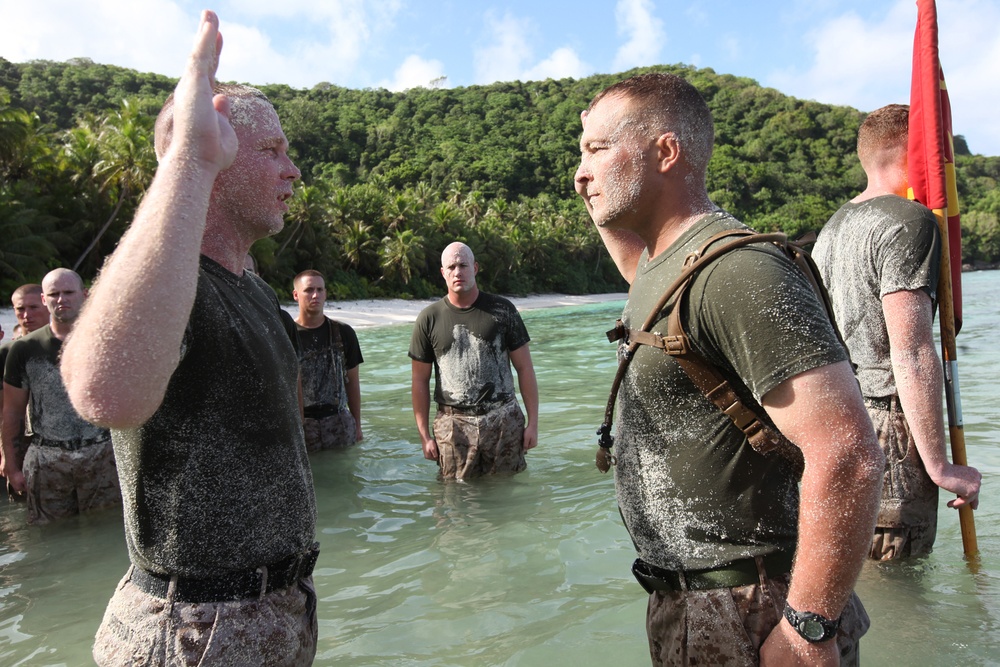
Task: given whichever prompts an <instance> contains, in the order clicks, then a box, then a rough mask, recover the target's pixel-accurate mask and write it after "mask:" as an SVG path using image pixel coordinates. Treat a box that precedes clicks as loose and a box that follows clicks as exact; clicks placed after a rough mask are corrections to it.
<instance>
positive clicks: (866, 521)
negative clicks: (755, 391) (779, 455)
mask: <svg viewBox="0 0 1000 667" xmlns="http://www.w3.org/2000/svg"><path fill="white" fill-rule="evenodd" d="M762 404H763V406H764V408H765V409H766V410H767V413H768V415H770V416H771V418H772V419H773V420H774V424H775V426H777V427H778V429H779V430H780V431H781V432H782V433H783V434H784V435H785V436H786V437H787V438H788V439H789V440H791V441H792V442H793V443H795V444H796V445H797V446H798V447H799V448H800V449H801V450H802V455H803V457H804V458H805V471H804V472H803V474H802V483H801V488H800V495H801V497H800V501H799V520H798V526H799V542H798V547H797V549H796V551H795V564H794V567H793V569H792V579H791V584H790V586H789V589H788V604H789V605H791V606H792V607H793V608H794V609H796V610H799V611H810V612H813V613H817V614H821V615H823V616H825V617H826V618H831V619H834V618H838V617H840V614H841V612H842V611H843V609H844V606H845V604H846V603H847V600H848V598H849V597H850V595H851V591H852V590H853V588H854V583H855V581H856V580H857V578H858V574H859V573H860V572H861V566H862V564H863V563H864V557H865V554H866V553H867V549H868V544H869V542H870V541H871V533H872V530H873V527H874V518H875V511H876V508H877V504H878V499H879V495H880V492H881V487H880V484H879V482H880V481H881V479H882V470H883V467H884V461H885V460H884V458H883V456H882V450H881V449H880V448H879V446H878V443H877V442H876V440H875V433H874V431H873V430H872V426H871V421H870V419H869V418H868V413H867V412H866V410H865V407H864V403H863V402H862V400H861V394H860V393H859V392H858V390H857V383H856V381H855V380H854V373H853V371H852V370H851V367H850V365H849V363H848V362H846V361H842V362H839V363H836V364H831V365H828V366H822V367H819V368H815V369H813V370H810V371H806V372H805V373H800V374H799V375H796V376H794V377H792V378H789V379H788V380H785V381H784V382H782V383H781V384H779V385H778V386H777V387H775V388H774V389H772V390H771V391H769V392H768V393H767V394H766V395H765V396H764V397H763V401H762ZM824 653H825V655H824ZM791 655H794V656H795V657H796V659H797V660H799V661H800V663H781V664H807V665H814V664H838V663H839V658H838V656H837V645H836V642H824V643H822V644H808V643H807V642H806V641H805V640H804V639H803V638H802V637H800V636H799V635H798V633H797V632H796V631H795V630H794V629H793V628H792V627H791V625H789V624H788V622H787V621H784V620H783V621H782V622H781V623H779V624H778V625H777V627H775V629H774V631H772V632H771V635H770V636H769V637H768V639H767V641H766V642H765V643H764V645H763V646H762V647H761V651H760V657H761V664H762V665H763V664H767V662H768V658H769V657H778V656H780V658H779V660H780V659H787V658H788V657H789V656H791ZM822 660H826V661H827V662H820V661H822Z"/></svg>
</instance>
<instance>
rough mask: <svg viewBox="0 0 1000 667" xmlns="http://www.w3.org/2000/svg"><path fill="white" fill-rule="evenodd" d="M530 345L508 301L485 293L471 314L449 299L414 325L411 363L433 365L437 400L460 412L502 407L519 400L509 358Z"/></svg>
mask: <svg viewBox="0 0 1000 667" xmlns="http://www.w3.org/2000/svg"><path fill="white" fill-rule="evenodd" d="M529 341H530V338H529V336H528V330H527V329H526V328H525V326H524V321H523V320H522V319H521V315H520V314H519V313H518V312H517V308H515V307H514V304H512V303H511V302H510V301H509V300H507V299H505V298H503V297H502V296H497V295H496V294H488V293H486V292H480V293H479V297H478V298H477V299H476V302H475V303H474V304H472V306H470V307H469V308H459V307H457V306H455V305H453V304H452V303H451V301H449V300H448V297H444V298H443V299H441V300H440V301H437V302H436V303H433V304H431V305H430V306H427V307H426V308H424V309H423V310H422V311H421V312H420V315H418V316H417V321H416V322H415V323H414V325H413V335H412V336H411V338H410V350H409V356H410V358H411V359H414V360H416V361H421V362H424V363H433V364H434V400H435V401H436V402H437V403H439V404H441V405H450V406H453V407H459V408H471V407H480V408H488V407H490V406H499V405H501V404H503V403H506V402H507V401H509V400H510V399H511V398H513V397H514V376H513V374H512V373H511V370H510V352H512V351H514V350H516V349H518V348H520V347H522V346H523V345H526V344H527V343H528V342H529Z"/></svg>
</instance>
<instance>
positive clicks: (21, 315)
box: [0, 283, 49, 501]
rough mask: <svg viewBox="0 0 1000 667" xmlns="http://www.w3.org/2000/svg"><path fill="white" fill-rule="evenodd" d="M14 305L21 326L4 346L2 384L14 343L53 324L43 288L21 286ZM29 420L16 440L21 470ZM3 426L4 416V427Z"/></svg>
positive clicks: (0, 403) (20, 496)
mask: <svg viewBox="0 0 1000 667" xmlns="http://www.w3.org/2000/svg"><path fill="white" fill-rule="evenodd" d="M10 305H11V306H12V307H13V308H14V317H16V318H17V326H16V327H15V328H14V332H13V335H11V337H10V340H6V341H4V342H3V343H2V344H0V380H2V377H3V369H4V364H6V363H7V353H8V352H9V351H10V346H11V345H12V344H13V342H14V341H15V340H17V339H18V338H20V337H21V336H24V335H26V334H29V333H31V332H32V331H37V330H38V329H41V328H42V327H44V326H45V325H46V324H48V322H49V311H48V310H46V308H45V305H44V304H43V303H42V286H41V285H36V284H33V283H32V284H28V285H21V286H20V287H18V288H17V289H16V290H14V293H13V294H11V295H10ZM0 387H3V384H2V382H0ZM2 406H3V391H2V390H0V409H2ZM26 419H27V414H22V415H21V419H20V426H19V427H18V435H16V436H15V437H14V451H15V452H16V454H17V467H18V469H20V468H21V467H22V466H23V465H24V456H25V454H27V453H28V444H29V443H30V436H29V435H28V434H27V433H25V424H26V423H27V422H26ZM2 424H3V416H2V413H0V425H2ZM0 428H2V426H0ZM0 471H2V467H0ZM5 481H6V480H5ZM6 485H7V495H8V497H9V498H11V499H12V500H18V501H23V500H25V496H24V494H19V493H17V492H16V491H14V487H12V486H11V485H10V482H6Z"/></svg>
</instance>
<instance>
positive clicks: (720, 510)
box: [615, 212, 846, 569]
mask: <svg viewBox="0 0 1000 667" xmlns="http://www.w3.org/2000/svg"><path fill="white" fill-rule="evenodd" d="M732 228H740V229H745V227H743V226H742V225H741V224H740V223H739V222H737V221H736V220H735V219H733V218H732V217H730V216H729V215H728V214H725V213H723V212H718V213H714V214H710V215H707V216H705V217H704V218H702V219H701V220H700V221H698V222H697V223H695V225H694V226H693V227H692V228H691V229H689V230H687V231H686V232H685V233H684V234H683V235H682V236H681V237H680V238H679V239H678V240H677V241H676V242H675V243H674V244H673V245H671V246H670V248H668V249H667V250H666V251H664V252H663V253H661V254H660V255H659V256H657V257H656V258H654V259H653V260H652V261H649V260H648V257H647V256H646V254H645V253H643V256H642V258H641V259H640V262H639V267H638V271H637V274H636V277H635V280H634V282H633V284H632V289H631V291H630V293H629V300H628V302H627V303H626V305H625V310H624V313H623V320H624V322H625V324H626V325H627V326H628V327H630V328H639V327H641V326H642V324H643V322H644V321H645V320H646V318H647V316H648V315H649V313H650V311H651V310H652V309H653V307H654V306H655V305H656V303H657V302H658V301H659V299H660V297H661V296H662V295H663V293H664V292H665V291H666V288H667V287H668V286H669V285H670V283H672V282H673V280H674V279H675V278H676V277H677V275H678V274H679V273H680V272H681V269H682V265H683V262H684V258H685V256H686V255H687V254H688V253H690V252H692V251H694V250H697V249H698V248H699V247H700V246H701V245H702V244H703V243H704V242H705V241H706V240H708V239H709V238H710V237H711V236H713V235H714V234H716V233H718V232H720V231H723V230H725V229H732ZM720 243H724V241H723V242H720ZM668 305H669V304H668ZM683 307H684V311H683V320H684V323H685V326H686V331H687V334H688V336H689V338H690V341H691V343H692V345H693V346H694V347H695V349H696V350H697V351H698V352H700V353H701V355H702V356H703V357H704V358H706V359H707V360H708V361H710V362H711V363H713V364H715V365H716V366H717V367H718V368H719V370H720V371H722V372H723V374H724V375H725V376H726V377H727V378H728V379H729V382H730V383H731V384H732V386H733V388H734V390H736V391H737V392H738V393H739V394H740V396H741V398H742V399H743V401H744V402H745V404H747V405H750V406H752V405H754V401H759V400H760V398H761V397H762V396H764V395H765V394H767V393H768V392H769V391H770V390H771V389H773V388H775V387H776V386H778V385H779V384H781V383H782V382H783V381H785V380H787V379H789V378H791V377H794V376H795V375H798V374H800V373H802V372H804V371H807V370H810V369H812V368H817V367H820V366H825V365H828V364H831V363H835V362H838V361H842V360H844V359H845V358H846V353H845V352H844V350H843V347H842V346H841V345H840V343H839V341H838V340H837V337H836V334H835V333H834V331H833V328H832V326H831V325H830V322H829V319H828V318H827V316H826V313H825V311H824V309H823V307H822V306H821V305H820V304H819V301H818V299H817V297H816V296H815V294H814V293H813V291H812V289H811V287H810V286H809V285H808V283H807V282H806V280H805V278H804V277H803V275H802V274H801V272H800V271H799V269H798V268H797V267H796V266H795V265H794V264H792V263H791V261H789V260H788V259H787V258H785V257H784V255H783V254H782V253H781V252H780V251H778V250H777V249H776V248H774V247H773V246H770V245H768V244H755V245H753V246H748V247H745V248H740V249H737V250H735V251H732V252H729V253H727V254H725V255H723V256H722V257H721V258H720V259H718V260H716V261H715V262H713V263H711V264H710V265H708V266H707V267H706V268H705V269H704V270H702V271H701V272H700V273H699V274H698V275H697V277H696V278H695V280H694V281H693V284H692V286H691V288H690V289H689V291H688V295H687V297H686V299H685V304H684V306H683ZM663 314H664V318H665V316H666V311H664V313H663ZM652 330H653V331H654V332H658V333H660V334H666V333H667V323H666V319H661V320H659V321H658V322H657V323H656V324H655V325H654V326H653V327H652ZM620 349H621V348H620ZM617 424H618V430H617V439H616V442H615V455H616V457H617V465H616V467H615V484H616V490H617V495H618V503H619V506H620V508H621V511H622V516H623V517H624V520H625V524H626V526H627V527H628V530H629V532H630V533H631V535H632V539H633V540H634V542H635V544H636V547H637V549H638V552H639V555H640V557H641V558H643V559H644V560H646V561H648V562H650V563H653V564H655V565H658V566H660V567H664V568H669V569H676V568H685V569H699V568H708V567H714V566H717V565H721V564H723V563H727V562H730V561H732V560H735V559H739V558H746V557H749V556H755V555H764V554H767V553H772V552H775V551H777V550H789V551H790V550H794V548H795V544H796V541H797V529H796V522H797V515H798V488H797V482H796V476H795V474H794V473H793V472H792V470H791V466H789V465H788V464H787V463H786V462H785V461H783V460H781V459H778V458H774V457H764V456H761V455H760V454H758V453H756V452H755V451H754V450H753V449H752V448H751V447H750V445H749V443H748V442H747V440H746V437H745V436H744V435H743V433H742V431H740V430H739V429H738V428H737V427H736V426H735V425H734V424H733V423H732V421H730V419H729V418H728V417H727V416H726V415H725V414H723V413H722V412H721V411H720V410H719V408H718V407H716V406H715V405H714V404H713V403H711V402H710V401H709V400H708V399H707V398H706V397H705V396H704V394H702V392H701V391H700V390H699V389H697V387H695V386H694V384H693V383H692V382H691V380H690V379H689V378H688V376H687V374H686V373H685V372H684V371H683V369H681V368H680V366H679V365H678V364H677V363H676V361H674V359H672V358H671V357H669V356H668V355H666V354H664V353H663V351H662V350H660V349H658V348H654V347H650V346H645V345H643V346H640V347H639V349H638V350H637V351H636V354H635V357H634V358H633V360H632V362H631V364H630V365H629V368H628V371H627V373H626V375H625V378H624V380H623V382H622V385H621V389H620V393H619V397H618V416H617Z"/></svg>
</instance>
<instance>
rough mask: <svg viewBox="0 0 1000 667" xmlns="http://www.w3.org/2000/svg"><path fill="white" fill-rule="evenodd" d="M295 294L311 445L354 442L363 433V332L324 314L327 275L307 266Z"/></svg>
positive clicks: (305, 421) (318, 447)
mask: <svg viewBox="0 0 1000 667" xmlns="http://www.w3.org/2000/svg"><path fill="white" fill-rule="evenodd" d="M292 288H293V289H292V298H293V299H295V301H296V302H297V303H298V304H299V316H298V317H297V318H296V319H295V324H296V325H297V327H296V328H297V329H298V332H297V333H298V343H299V350H298V352H299V368H300V372H301V373H302V399H303V405H304V418H303V420H302V422H303V427H304V429H305V434H306V448H307V449H308V450H309V451H310V452H316V451H319V450H321V449H336V448H341V447H349V446H351V445H353V444H354V443H356V442H359V441H360V440H361V439H362V437H363V435H362V433H361V384H360V381H361V380H360V377H359V373H358V366H360V365H361V363H362V362H364V359H363V358H362V357H361V346H360V345H359V344H358V335H357V334H356V333H354V329H352V328H351V327H350V326H349V325H347V324H344V323H342V322H336V321H334V320H331V319H330V318H328V317H327V316H326V315H324V314H323V306H325V305H326V280H325V279H324V278H323V274H322V273H320V272H319V271H316V270H314V269H307V270H306V271H303V272H302V273H300V274H299V275H297V276H295V280H293V281H292Z"/></svg>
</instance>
